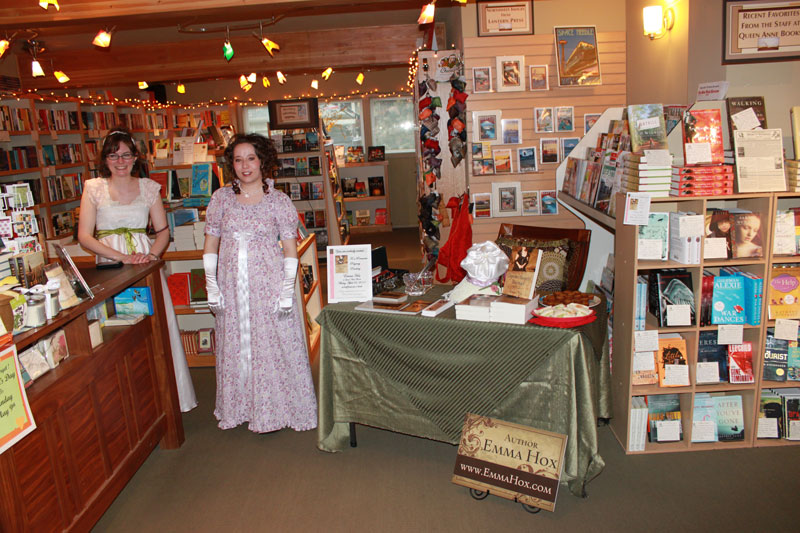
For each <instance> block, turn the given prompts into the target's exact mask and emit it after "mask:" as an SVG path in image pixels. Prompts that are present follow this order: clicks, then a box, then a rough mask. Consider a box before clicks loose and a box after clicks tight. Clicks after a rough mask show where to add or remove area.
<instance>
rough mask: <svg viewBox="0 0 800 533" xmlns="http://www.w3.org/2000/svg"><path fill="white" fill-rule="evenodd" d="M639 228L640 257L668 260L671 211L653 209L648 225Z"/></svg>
mask: <svg viewBox="0 0 800 533" xmlns="http://www.w3.org/2000/svg"><path fill="white" fill-rule="evenodd" d="M638 228H639V242H638V245H639V246H638V248H637V255H638V258H639V259H655V260H661V261H666V260H667V259H668V256H669V213H656V212H652V211H651V212H650V216H649V218H648V220H647V225H646V226H639V227H638Z"/></svg>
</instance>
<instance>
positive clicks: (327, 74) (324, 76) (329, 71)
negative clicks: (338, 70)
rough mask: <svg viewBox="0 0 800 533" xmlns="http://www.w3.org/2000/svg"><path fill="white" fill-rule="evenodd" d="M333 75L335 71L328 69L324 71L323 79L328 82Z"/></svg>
mask: <svg viewBox="0 0 800 533" xmlns="http://www.w3.org/2000/svg"><path fill="white" fill-rule="evenodd" d="M331 74H333V69H332V68H331V67H328V68H326V69H325V70H323V71H322V79H324V80H327V79H328V78H330V77H331Z"/></svg>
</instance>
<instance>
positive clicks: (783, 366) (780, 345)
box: [761, 328, 789, 381]
mask: <svg viewBox="0 0 800 533" xmlns="http://www.w3.org/2000/svg"><path fill="white" fill-rule="evenodd" d="M788 368H789V341H787V340H785V339H778V338H775V331H774V330H773V329H772V328H769V329H767V336H766V339H765V341H764V365H763V372H762V375H761V379H762V380H766V381H786V378H787V372H788Z"/></svg>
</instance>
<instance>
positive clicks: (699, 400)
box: [692, 393, 719, 442]
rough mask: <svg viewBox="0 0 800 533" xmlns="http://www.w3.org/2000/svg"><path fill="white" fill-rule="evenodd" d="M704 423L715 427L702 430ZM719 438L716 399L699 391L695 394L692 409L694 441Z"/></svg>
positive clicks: (709, 440)
mask: <svg viewBox="0 0 800 533" xmlns="http://www.w3.org/2000/svg"><path fill="white" fill-rule="evenodd" d="M703 424H710V425H712V427H713V429H709V430H708V431H701V427H702V425H703ZM703 429H705V428H703ZM717 440H719V434H718V432H717V409H716V405H715V402H714V399H713V398H712V397H711V396H710V395H708V394H703V393H697V394H695V396H694V407H693V409H692V442H716V441H717Z"/></svg>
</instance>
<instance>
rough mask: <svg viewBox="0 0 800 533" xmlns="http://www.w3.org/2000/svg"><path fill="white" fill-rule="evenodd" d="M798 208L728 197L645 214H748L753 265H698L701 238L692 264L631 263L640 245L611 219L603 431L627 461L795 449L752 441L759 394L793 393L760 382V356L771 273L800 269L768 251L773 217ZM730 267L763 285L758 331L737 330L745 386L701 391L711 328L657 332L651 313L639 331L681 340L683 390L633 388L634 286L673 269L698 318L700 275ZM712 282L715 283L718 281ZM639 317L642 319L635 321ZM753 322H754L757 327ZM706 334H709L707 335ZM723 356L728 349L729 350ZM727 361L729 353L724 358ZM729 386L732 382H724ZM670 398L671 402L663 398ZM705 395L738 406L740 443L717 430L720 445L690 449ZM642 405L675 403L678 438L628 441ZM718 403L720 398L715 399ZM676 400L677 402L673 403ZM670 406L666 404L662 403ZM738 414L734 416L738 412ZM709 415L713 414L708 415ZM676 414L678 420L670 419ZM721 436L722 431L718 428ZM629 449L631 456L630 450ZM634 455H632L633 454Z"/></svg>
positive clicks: (633, 229)
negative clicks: (746, 360) (757, 229)
mask: <svg viewBox="0 0 800 533" xmlns="http://www.w3.org/2000/svg"><path fill="white" fill-rule="evenodd" d="M617 201H618V202H623V203H622V204H620V205H624V201H625V196H624V195H623V194H619V195H618V196H617ZM793 207H796V208H800V194H797V193H784V192H778V193H753V194H733V195H726V196H707V197H669V198H653V199H652V204H651V212H678V211H681V212H693V213H697V214H704V213H707V212H708V211H709V210H713V209H718V210H726V211H735V210H737V209H739V210H744V211H751V212H753V213H759V214H760V215H761V217H760V218H761V233H760V235H761V243H760V246H761V251H762V253H761V254H760V255H759V254H758V253H756V254H754V256H752V257H739V258H736V257H734V258H730V259H728V258H724V259H703V258H704V256H705V238H704V239H700V240H701V250H700V256H699V261H698V262H697V264H683V263H678V262H676V261H672V260H666V261H661V260H638V259H637V257H639V249H638V248H639V239H638V229H637V228H638V226H634V225H626V224H624V223H623V221H622V217H621V216H620V217H618V218H617V219H616V228H615V231H616V239H615V240H616V246H615V251H614V253H615V259H616V262H615V270H616V271H615V277H616V283H615V288H614V291H615V299H614V301H615V304H614V305H615V309H614V317H615V318H614V358H613V361H614V362H613V375H612V388H613V401H614V418H612V419H611V421H610V425H611V429H612V431H613V432H614V434H615V436H616V437H617V439H618V440H619V442H620V444H622V446H623V448H624V449H625V450H626V452H627V453H660V452H678V451H703V450H711V449H728V448H746V447H761V446H783V445H791V444H794V443H795V442H800V441H792V440H787V439H785V438H759V436H758V435H759V432H758V428H759V416H760V411H761V395H762V392H763V391H769V390H771V389H776V390H787V389H789V388H792V387H797V386H798V382H797V381H773V380H770V379H766V377H765V374H764V354H765V343H766V339H767V330H768V328H773V327H774V326H775V320H770V319H769V316H770V315H769V313H768V311H767V307H768V303H769V302H768V292H769V289H768V287H767V285H768V283H769V281H770V279H771V272H772V268H773V267H776V266H792V265H797V264H800V254H787V255H776V254H774V253H773V252H772V251H773V235H774V228H775V218H776V213H777V212H778V211H779V210H782V211H787V210H790V209H791V208H793ZM730 267H735V268H738V269H740V270H742V271H744V272H745V273H750V274H754V275H755V276H757V277H759V278H761V279H762V280H764V293H763V302H764V303H763V305H762V308H761V310H760V316H759V317H757V320H755V322H757V325H752V324H750V323H745V324H743V326H742V328H743V334H742V340H743V344H746V343H748V342H749V343H750V344H751V345H752V373H753V378H752V382H751V383H736V382H729V381H723V380H720V382H719V383H703V382H702V380H698V377H699V376H698V373H699V370H698V365H697V363H698V361H699V359H701V358H699V357H698V355H699V352H700V345H701V344H703V342H701V337H708V336H709V333H711V334H713V335H714V336H716V335H717V334H718V333H719V330H720V329H721V328H720V326H718V325H714V324H712V325H701V320H700V316H701V315H700V312H698V313H695V315H694V316H695V317H696V318H695V319H694V320H693V321H692V322H691V323H690V324H689V325H682V326H660V327H659V325H658V320H657V319H656V317H655V316H654V315H653V314H651V313H646V314H645V315H644V316H645V324H644V330H657V331H658V333H659V337H662V336H663V335H664V334H672V333H677V334H679V335H680V337H682V338H683V339H684V340H685V344H686V354H685V359H686V360H685V364H687V366H688V384H686V385H683V386H671V387H665V386H661V387H660V386H659V385H658V383H654V384H647V385H638V384H634V377H635V374H636V371H639V370H640V369H638V368H637V369H634V361H635V356H634V352H635V348H636V329H642V328H637V327H636V316H637V314H636V311H637V309H636V307H637V304H636V285H637V278H638V277H639V276H642V275H647V274H649V273H650V272H653V271H657V270H659V269H668V268H680V269H685V270H686V271H688V272H689V273H690V275H691V283H692V287H693V295H692V296H693V298H694V301H693V304H694V309H696V310H700V309H701V305H702V301H703V298H702V282H703V276H704V273H705V274H708V273H711V274H714V275H719V274H720V270H721V269H729V268H730ZM718 279H719V278H718ZM640 316H641V315H640ZM759 319H760V320H759ZM706 332H709V333H706ZM729 350H730V348H729ZM729 353H730V352H729ZM730 381H735V380H730ZM669 395H673V396H669ZM707 395H711V396H716V397H720V396H723V397H724V398H723V401H724V400H728V399H730V400H732V401H733V403H734V404H737V403H740V404H741V408H740V412H741V422H742V424H741V425H739V424H736V426H737V427H735V431H736V433H741V431H742V429H743V438H741V439H740V440H739V438H738V437H737V438H736V439H733V440H725V439H723V438H722V435H723V433H722V429H720V437H719V440H714V441H706V442H697V440H698V439H697V435H695V431H696V432H697V433H699V432H700V429H696V428H699V427H700V426H696V425H695V423H696V422H698V420H696V419H695V418H696V417H697V418H699V416H700V412H699V411H698V410H697V409H699V408H700V407H701V406H702V405H703V404H704V403H706V402H705V400H706V399H707ZM645 397H647V398H648V403H650V404H651V407H650V409H651V413H652V410H653V405H656V404H658V403H659V402H658V400H659V399H660V398H661V399H665V400H670V401H673V402H675V406H674V409H673V410H674V411H675V414H674V415H673V416H674V418H677V419H679V421H680V429H681V431H682V436H680V438H676V439H674V440H673V439H670V441H669V442H657V440H656V439H652V438H651V439H650V440H647V439H645V440H646V442H639V443H638V444H639V445H638V446H637V443H636V442H635V439H634V440H633V441H632V434H633V433H634V430H633V429H632V428H633V427H635V425H636V414H635V413H636V411H637V410H640V409H644V410H645V411H647V407H646V406H645V407H643V405H642V402H641V400H642V399H643V398H645ZM716 399H717V401H718V402H719V398H716ZM676 400H677V401H676ZM665 403H669V402H665ZM737 409H738V408H737ZM712 410H713V408H712ZM677 413H679V414H677ZM719 427H720V428H722V424H721V423H719ZM632 448H633V449H632ZM634 450H635V451H634Z"/></svg>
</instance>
